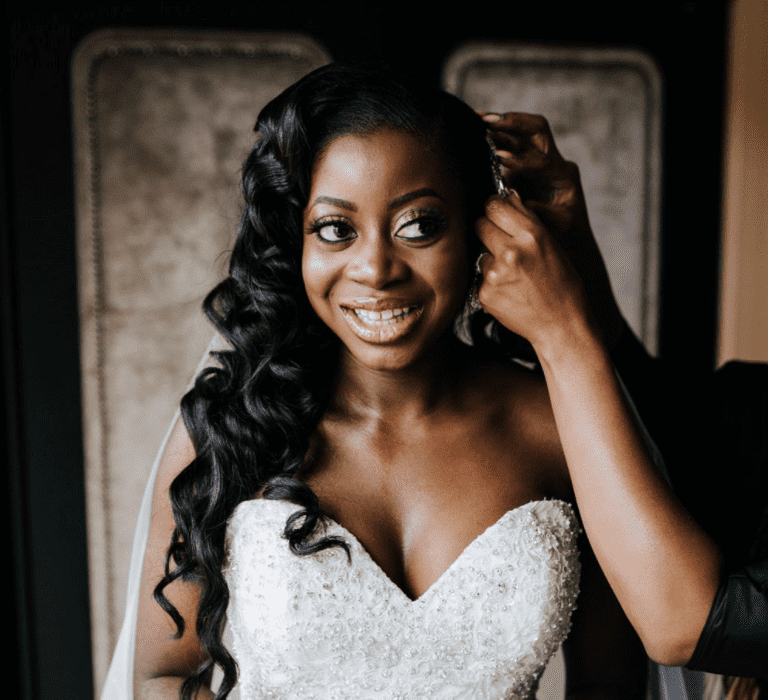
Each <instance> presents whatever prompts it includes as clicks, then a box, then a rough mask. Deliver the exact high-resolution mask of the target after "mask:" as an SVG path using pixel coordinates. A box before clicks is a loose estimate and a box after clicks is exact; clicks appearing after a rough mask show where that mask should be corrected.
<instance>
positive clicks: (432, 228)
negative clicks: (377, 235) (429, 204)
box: [395, 211, 448, 241]
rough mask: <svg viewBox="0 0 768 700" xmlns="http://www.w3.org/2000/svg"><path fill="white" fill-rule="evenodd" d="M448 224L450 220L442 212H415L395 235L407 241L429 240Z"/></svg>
mask: <svg viewBox="0 0 768 700" xmlns="http://www.w3.org/2000/svg"><path fill="white" fill-rule="evenodd" d="M447 226H448V222H447V221H446V220H445V217H444V216H443V215H442V214H441V213H440V212H437V211H434V212H432V211H430V212H426V213H425V212H413V214H412V215H411V216H410V217H409V218H408V219H407V220H406V222H405V223H404V224H402V225H401V226H400V228H398V229H397V231H396V232H395V237H396V238H400V239H403V240H406V241H427V240H429V239H430V238H433V237H434V236H436V235H437V234H438V233H440V232H441V231H442V230H443V229H445V228H446V227H447Z"/></svg>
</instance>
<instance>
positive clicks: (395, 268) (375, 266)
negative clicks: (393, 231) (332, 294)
mask: <svg viewBox="0 0 768 700" xmlns="http://www.w3.org/2000/svg"><path fill="white" fill-rule="evenodd" d="M356 248H357V249H356V250H355V256H354V258H353V259H352V260H351V261H350V263H349V266H348V268H347V274H348V275H349V277H350V278H351V279H353V280H354V281H355V282H359V283H360V284H363V285H365V286H366V287H371V288H372V289H383V288H384V287H386V286H388V285H391V284H392V283H393V282H397V281H401V280H403V279H405V277H406V275H407V272H408V265H407V263H406V262H405V260H404V259H403V257H402V252H401V251H399V250H398V249H397V244H396V243H395V242H394V241H393V240H392V239H391V238H390V237H389V236H372V237H370V238H369V239H368V240H365V239H363V240H360V241H359V243H358V246H356Z"/></svg>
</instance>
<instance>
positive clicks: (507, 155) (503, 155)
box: [496, 149, 514, 158]
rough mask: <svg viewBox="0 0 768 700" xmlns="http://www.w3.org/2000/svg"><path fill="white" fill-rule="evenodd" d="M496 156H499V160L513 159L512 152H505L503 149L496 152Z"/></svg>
mask: <svg viewBox="0 0 768 700" xmlns="http://www.w3.org/2000/svg"><path fill="white" fill-rule="evenodd" d="M496 155H497V156H499V158H513V157H514V156H513V155H512V152H511V151H503V150H501V149H497V150H496Z"/></svg>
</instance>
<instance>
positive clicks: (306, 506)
mask: <svg viewBox="0 0 768 700" xmlns="http://www.w3.org/2000/svg"><path fill="white" fill-rule="evenodd" d="M383 127H386V128H391V129H397V130H402V131H404V132H407V133H409V134H412V135H415V136H417V137H418V138H420V139H423V140H424V142H425V143H427V144H428V146H429V147H430V148H433V149H435V150H436V151H437V152H439V153H440V154H441V155H442V156H443V157H444V159H445V162H446V164H447V166H448V167H449V168H451V169H452V170H453V171H454V172H455V174H456V175H457V176H458V177H459V179H460V181H461V182H462V183H463V186H464V195H465V199H464V201H465V210H466V214H467V222H468V234H467V235H468V248H469V252H470V255H471V254H472V252H473V250H475V251H476V250H477V248H478V246H479V243H478V242H477V239H476V237H475V236H474V235H473V234H472V222H473V221H474V220H475V219H476V218H477V217H478V216H479V215H480V214H481V213H482V207H483V203H484V202H485V199H486V198H487V197H488V196H489V195H490V194H491V193H492V191H493V182H492V177H491V170H490V163H489V152H488V148H487V145H486V141H485V133H486V131H485V126H484V124H483V122H482V120H481V119H480V118H479V117H478V116H477V115H476V114H475V113H474V112H473V111H472V110H471V109H470V108H469V107H468V106H467V105H466V104H464V103H463V102H461V100H459V99H458V98H456V97H454V96H452V95H449V94H448V93H445V92H443V91H441V90H438V89H436V88H431V87H428V86H423V85H418V84H415V83H413V82H412V81H411V80H410V79H408V78H406V77H404V76H402V75H398V74H395V73H392V72H390V71H388V70H386V69H383V68H381V67H358V66H345V65H338V64H332V65H329V66H325V67H323V68H320V69H318V70H316V71H314V72H312V73H310V74H309V75H307V76H305V77H304V78H303V79H301V80H300V81H298V82H297V83H295V84H294V85H292V86H291V87H289V88H288V89H287V90H285V92H283V93H282V94H281V95H279V96H278V97H276V98H275V99H274V100H272V101H271V102H270V103H269V104H268V105H267V106H266V107H264V109H263V110H262V112H261V114H260V115H259V118H258V121H257V123H256V127H255V131H256V132H257V141H256V144H255V146H254V147H253V150H252V151H251V153H250V155H249V156H248V159H247V160H246V162H245V165H244V167H243V174H242V190H243V195H244V199H245V209H244V211H243V215H242V219H241V222H240V228H239V232H238V235H237V240H236V243H235V246H234V249H233V251H232V256H231V261H230V267H229V276H228V277H227V278H226V279H225V280H224V281H223V282H221V283H220V284H219V285H218V286H217V287H216V288H215V289H214V290H213V291H212V292H211V293H210V294H209V295H208V297H207V298H206V299H205V302H204V305H203V306H204V309H205V312H206V314H207V315H208V318H209V319H210V320H211V322H212V323H213V325H214V326H215V327H216V329H217V330H218V332H219V333H220V334H221V335H222V336H223V337H224V338H225V339H226V340H227V341H228V344H229V346H230V348H231V349H228V350H225V351H221V352H216V353H214V355H215V357H216V360H217V364H218V366H215V367H210V368H208V369H205V370H204V371H203V372H202V373H201V374H200V376H199V377H197V380H196V382H195V386H194V388H193V389H192V390H191V391H190V392H189V393H188V394H186V396H184V398H183V400H182V403H181V408H182V416H183V418H184V423H185V425H186V428H187V431H188V432H189V435H190V436H191V439H192V442H193V444H194V448H195V455H196V457H195V459H194V460H193V461H192V462H191V463H190V464H189V465H188V466H187V467H186V468H185V469H184V470H183V471H182V472H181V473H180V474H179V475H178V476H177V477H176V479H175V480H174V482H173V484H172V486H171V489H170V500H171V504H172V507H173V514H174V518H175V521H176V528H175V530H174V532H173V537H172V541H171V544H170V548H169V550H168V554H167V558H166V568H165V576H164V577H163V579H162V580H161V581H160V583H159V584H158V585H157V587H156V588H155V599H156V600H157V601H158V603H159V604H160V605H161V606H162V607H163V608H164V609H165V610H166V611H167V612H168V614H169V615H170V616H171V617H172V618H173V620H174V622H175V624H176V626H177V635H179V636H181V635H182V634H183V631H184V626H185V621H184V620H183V619H182V617H181V615H180V614H179V613H178V611H177V610H176V608H175V607H174V606H173V605H172V604H171V603H170V602H169V601H168V599H167V598H166V597H165V595H164V593H163V591H164V589H165V588H166V586H168V585H169V584H170V583H171V582H173V581H175V580H177V579H185V580H196V581H197V582H198V584H199V586H200V604H199V610H198V615H197V620H196V629H197V634H198V637H199V639H200V643H201V645H202V647H203V649H204V650H205V651H206V653H207V654H208V657H209V660H208V661H206V662H205V663H203V664H202V665H201V666H200V667H199V668H198V669H197V670H195V671H194V672H193V673H192V674H191V675H190V676H189V677H188V678H187V679H186V681H185V682H184V684H183V686H182V690H181V697H182V698H183V699H184V700H190V699H191V698H193V697H194V696H195V694H196V691H197V689H198V688H199V687H200V686H201V685H202V684H204V683H205V682H207V681H208V679H209V678H210V673H211V671H212V669H213V667H214V666H216V665H218V666H219V667H220V668H221V669H222V670H223V673H224V679H223V682H222V684H221V686H220V688H219V691H218V694H217V695H216V698H217V700H223V699H224V698H226V697H227V695H228V694H229V693H230V691H231V690H232V688H233V686H234V685H235V682H236V680H237V667H236V664H235V661H234V659H233V658H232V656H231V655H230V654H229V652H228V651H227V649H226V648H225V646H224V645H223V643H222V639H221V635H222V630H223V626H224V623H225V616H226V610H227V604H228V601H229V592H228V589H227V584H226V582H225V579H224V576H223V574H222V567H223V565H224V562H225V534H226V528H227V522H228V520H229V518H230V517H231V515H232V513H233V511H234V509H235V507H236V506H237V505H238V504H239V503H241V502H242V501H245V500H248V499H251V498H253V497H254V496H255V495H256V494H258V495H259V496H260V497H262V498H269V499H285V500H289V501H291V502H294V503H296V504H298V505H299V506H300V510H298V511H297V512H296V513H295V514H294V515H292V516H291V517H290V518H289V519H288V521H287V522H286V525H285V530H284V533H283V536H284V537H285V538H286V539H287V540H288V543H289V546H290V549H291V551H292V552H294V553H295V554H297V555H308V554H312V553H314V552H317V551H319V550H322V549H325V548H327V547H332V546H341V547H345V548H346V543H345V542H344V541H343V540H342V539H341V538H335V537H330V536H325V537H319V538H318V537H313V535H314V534H315V533H316V528H317V526H318V524H319V523H321V521H322V518H323V514H322V512H321V509H320V505H319V502H318V499H317V497H316V495H315V494H314V493H313V491H312V490H311V489H310V488H309V486H307V485H306V484H305V483H304V482H303V481H301V480H300V479H299V478H298V474H299V472H300V471H302V470H306V469H310V468H311V451H310V438H311V436H312V434H313V433H314V431H315V429H316V427H317V425H318V423H319V421H320V419H321V417H322V415H323V413H324V411H325V409H326V407H327V405H328V401H329V395H330V390H331V386H332V382H333V378H334V368H335V367H336V364H337V357H338V340H337V339H336V337H335V336H334V335H333V334H332V333H331V331H330V330H329V329H328V328H327V327H326V326H325V325H324V324H323V323H322V322H321V321H320V320H319V319H318V318H317V316H316V315H315V313H314V311H313V310H312V308H311V307H310V304H309V301H308V299H307V296H306V293H305V291H304V288H303V283H302V277H301V253H302V236H303V232H302V216H303V210H304V208H305V207H306V205H307V199H308V196H309V191H310V184H311V174H312V166H313V163H314V162H315V160H316V158H317V157H318V155H319V154H320V153H321V152H322V151H323V149H324V148H326V147H327V146H328V144H330V142H331V141H333V140H334V139H336V138H338V137H339V136H342V135H346V134H364V133H368V132H371V131H373V130H375V129H379V128H383ZM471 259H473V258H470V260H471ZM347 552H348V550H347Z"/></svg>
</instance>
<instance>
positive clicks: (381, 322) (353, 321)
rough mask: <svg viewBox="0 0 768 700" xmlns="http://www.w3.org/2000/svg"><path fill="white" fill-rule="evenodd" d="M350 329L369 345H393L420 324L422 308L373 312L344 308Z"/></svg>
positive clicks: (400, 308)
mask: <svg viewBox="0 0 768 700" xmlns="http://www.w3.org/2000/svg"><path fill="white" fill-rule="evenodd" d="M341 309H342V311H343V312H344V318H345V320H346V321H347V323H348V324H349V326H350V328H351V329H352V331H353V332H354V334H355V335H357V336H358V337H359V338H361V339H362V340H365V341H366V342H368V343H393V342H395V341H397V340H400V338H402V337H404V336H405V335H407V334H408V333H409V332H410V331H411V329H412V328H413V327H414V325H415V324H416V323H417V322H418V319H419V317H420V316H421V312H422V310H423V307H422V306H402V307H398V308H391V309H381V310H380V311H372V310H369V309H363V308H357V307H347V306H342V307H341Z"/></svg>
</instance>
